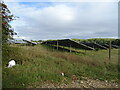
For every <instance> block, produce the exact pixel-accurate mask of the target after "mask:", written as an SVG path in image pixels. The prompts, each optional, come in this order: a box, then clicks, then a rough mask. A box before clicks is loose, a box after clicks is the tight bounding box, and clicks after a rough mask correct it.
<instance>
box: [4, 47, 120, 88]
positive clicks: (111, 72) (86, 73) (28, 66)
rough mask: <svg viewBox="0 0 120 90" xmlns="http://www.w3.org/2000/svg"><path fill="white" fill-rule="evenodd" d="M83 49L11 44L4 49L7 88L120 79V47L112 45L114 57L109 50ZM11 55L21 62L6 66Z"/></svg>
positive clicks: (11, 57) (5, 84) (116, 80)
mask: <svg viewBox="0 0 120 90" xmlns="http://www.w3.org/2000/svg"><path fill="white" fill-rule="evenodd" d="M79 51H80V52H81V53H69V52H62V51H56V50H54V51H53V50H52V49H50V48H49V47H46V46H44V45H37V46H34V47H32V46H19V45H10V46H9V47H8V48H7V50H3V66H2V67H3V88H15V87H17V88H26V87H29V86H31V87H36V86H37V85H39V84H41V83H43V82H54V83H58V82H59V83H63V82H64V83H69V82H70V81H72V80H73V79H75V78H77V79H80V80H81V79H83V77H88V78H91V79H99V80H108V81H113V80H114V81H115V82H119V81H118V50H117V49H112V52H111V55H112V56H111V60H109V59H108V50H99V51H87V50H79ZM10 59H15V60H16V62H17V65H16V66H14V67H13V68H5V67H6V64H7V63H8V60H10ZM61 72H64V73H65V76H64V77H63V76H62V75H61ZM73 76H74V77H73Z"/></svg>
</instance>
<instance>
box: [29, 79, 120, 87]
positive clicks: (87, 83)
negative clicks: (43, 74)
mask: <svg viewBox="0 0 120 90" xmlns="http://www.w3.org/2000/svg"><path fill="white" fill-rule="evenodd" d="M29 88H32V87H29ZM35 88H119V86H118V83H115V82H108V81H100V80H93V79H88V78H87V79H84V80H73V81H72V82H70V83H68V84H66V83H62V84H60V83H48V82H44V83H43V84H40V85H38V86H36V87H35Z"/></svg>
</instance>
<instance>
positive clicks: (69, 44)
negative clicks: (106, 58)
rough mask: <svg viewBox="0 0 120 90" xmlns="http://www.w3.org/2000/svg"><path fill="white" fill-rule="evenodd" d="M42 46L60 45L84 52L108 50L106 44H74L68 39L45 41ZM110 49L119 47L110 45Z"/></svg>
mask: <svg viewBox="0 0 120 90" xmlns="http://www.w3.org/2000/svg"><path fill="white" fill-rule="evenodd" d="M42 44H48V45H60V46H65V47H73V48H79V49H85V50H96V49H108V48H109V45H108V44H98V43H85V42H81V43H79V42H76V41H73V40H70V39H63V40H56V41H45V42H43V43H42ZM111 48H116V49H118V48H119V46H117V45H111Z"/></svg>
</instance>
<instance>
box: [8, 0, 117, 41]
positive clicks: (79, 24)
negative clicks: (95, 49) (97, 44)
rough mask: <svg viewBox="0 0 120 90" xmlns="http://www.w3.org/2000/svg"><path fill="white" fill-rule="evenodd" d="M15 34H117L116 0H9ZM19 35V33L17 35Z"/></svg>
mask: <svg viewBox="0 0 120 90" xmlns="http://www.w3.org/2000/svg"><path fill="white" fill-rule="evenodd" d="M6 4H7V5H8V8H9V9H10V11H11V12H12V14H14V15H15V16H18V17H20V18H18V19H17V20H15V21H13V22H12V23H11V25H12V26H13V28H14V29H15V32H17V33H18V35H17V36H15V38H21V39H27V40H31V39H32V40H47V39H66V38H79V39H86V38H97V37H100V38H117V37H118V3H117V2H99V3H98V2H66V3H65V2H58V3H56V2H7V3H6ZM18 36H19V37H18Z"/></svg>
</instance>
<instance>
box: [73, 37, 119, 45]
mask: <svg viewBox="0 0 120 90" xmlns="http://www.w3.org/2000/svg"><path fill="white" fill-rule="evenodd" d="M72 40H75V41H77V42H89V43H93V42H96V43H99V44H108V43H109V42H110V41H111V43H112V44H115V45H120V39H112V38H92V39H72Z"/></svg>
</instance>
